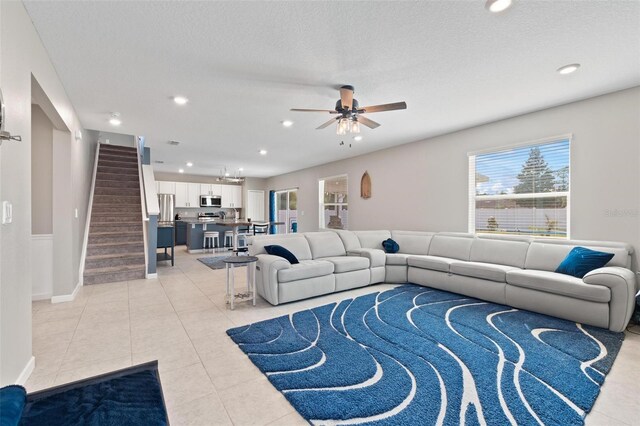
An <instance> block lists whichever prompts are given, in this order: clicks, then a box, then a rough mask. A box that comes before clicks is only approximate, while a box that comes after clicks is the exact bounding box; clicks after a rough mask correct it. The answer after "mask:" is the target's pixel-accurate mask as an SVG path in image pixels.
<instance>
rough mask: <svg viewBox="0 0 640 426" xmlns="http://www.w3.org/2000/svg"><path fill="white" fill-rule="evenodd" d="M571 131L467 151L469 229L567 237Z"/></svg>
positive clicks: (483, 231) (498, 232)
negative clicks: (514, 144)
mask: <svg viewBox="0 0 640 426" xmlns="http://www.w3.org/2000/svg"><path fill="white" fill-rule="evenodd" d="M570 146H571V137H570V136H566V137H560V138H553V139H548V140H546V141H544V142H537V143H531V144H527V145H520V146H517V147H513V148H507V149H501V150H495V151H492V152H483V153H474V154H470V155H469V232H473V233H493V234H513V235H532V236H543V237H555V238H568V237H569V199H570V197H569V193H570V191H569V182H570V179H569V176H570V174H569V172H570V170H569V167H570V166H569V165H570V162H569V151H570Z"/></svg>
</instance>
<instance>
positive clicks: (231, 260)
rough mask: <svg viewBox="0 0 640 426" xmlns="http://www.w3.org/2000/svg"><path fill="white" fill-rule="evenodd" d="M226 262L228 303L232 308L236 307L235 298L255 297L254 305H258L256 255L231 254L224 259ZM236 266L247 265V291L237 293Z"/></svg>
mask: <svg viewBox="0 0 640 426" xmlns="http://www.w3.org/2000/svg"><path fill="white" fill-rule="evenodd" d="M222 261H223V262H224V263H225V269H226V270H227V294H226V299H227V300H226V303H227V304H228V305H229V307H230V308H231V310H233V308H234V304H233V302H234V300H235V299H236V298H238V299H245V298H248V299H253V300H252V301H253V306H256V262H257V261H258V258H257V257H255V256H240V257H238V256H231V257H227V258H225V259H222ZM236 266H246V267H247V292H246V293H237V294H236V289H235V284H236V283H235V277H234V274H233V271H234V269H235V267H236Z"/></svg>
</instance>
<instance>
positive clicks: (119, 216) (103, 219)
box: [91, 212, 142, 225]
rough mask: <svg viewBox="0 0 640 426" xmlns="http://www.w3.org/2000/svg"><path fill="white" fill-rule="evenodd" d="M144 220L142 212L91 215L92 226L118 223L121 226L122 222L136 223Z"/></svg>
mask: <svg viewBox="0 0 640 426" xmlns="http://www.w3.org/2000/svg"><path fill="white" fill-rule="evenodd" d="M141 219H142V215H141V214H140V212H138V213H130V212H126V213H114V212H110V213H106V214H105V213H101V212H100V213H93V212H92V214H91V224H96V225H102V224H112V223H117V224H120V223H122V222H135V221H138V220H141Z"/></svg>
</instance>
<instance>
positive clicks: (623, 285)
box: [582, 266, 636, 331]
mask: <svg viewBox="0 0 640 426" xmlns="http://www.w3.org/2000/svg"><path fill="white" fill-rule="evenodd" d="M582 281H583V282H584V283H586V284H596V285H601V286H605V287H608V288H609V290H610V291H611V301H610V302H609V330H612V331H624V329H625V327H626V326H627V324H628V323H629V319H631V315H632V314H633V309H634V305H635V295H636V277H635V274H634V273H633V271H631V270H629V269H626V268H621V267H618V266H607V267H604V268H598V269H595V270H593V271H591V272H589V273H588V274H587V275H585V276H584V278H583V279H582Z"/></svg>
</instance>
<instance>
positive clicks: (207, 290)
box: [26, 248, 640, 426]
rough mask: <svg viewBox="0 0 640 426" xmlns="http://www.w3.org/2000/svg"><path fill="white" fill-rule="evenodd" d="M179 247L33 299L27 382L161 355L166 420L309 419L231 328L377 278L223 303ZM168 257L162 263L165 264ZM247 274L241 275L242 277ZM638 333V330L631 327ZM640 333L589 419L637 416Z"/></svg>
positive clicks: (220, 281) (215, 286) (218, 281)
mask: <svg viewBox="0 0 640 426" xmlns="http://www.w3.org/2000/svg"><path fill="white" fill-rule="evenodd" d="M203 256H205V255H203V254H188V253H186V251H184V249H183V248H179V249H178V250H177V256H176V266H175V267H170V266H166V265H162V266H159V268H158V276H159V277H158V279H153V280H137V281H129V282H122V283H111V284H100V285H95V286H87V287H83V288H82V289H81V290H80V292H79V294H78V296H77V297H76V299H75V300H74V301H73V302H68V303H59V304H51V303H49V302H48V301H40V302H34V303H33V352H34V355H35V357H36V368H35V370H34V372H33V374H32V375H31V377H30V378H29V380H28V382H27V384H26V387H27V389H28V390H29V391H30V392H32V391H35V390H38V389H42V388H46V387H50V386H54V385H59V384H63V383H67V382H70V381H74V380H78V379H82V378H86V377H90V376H94V375H97V374H101V373H105V372H108V371H112V370H116V369H120V368H124V367H128V366H131V365H134V364H138V363H141V362H145V361H150V360H154V359H157V360H158V361H159V366H160V376H161V381H162V387H163V390H164V393H165V399H166V402H167V408H168V412H169V417H170V420H171V423H172V425H225V424H235V425H294V426H295V425H299V424H300V425H302V424H306V422H305V421H304V420H303V419H302V418H301V417H300V416H299V415H298V414H297V412H296V411H295V410H294V409H293V407H291V405H290V404H289V403H288V402H287V401H286V399H285V398H284V397H283V396H282V395H281V394H280V393H279V392H278V391H276V390H275V388H273V387H272V386H271V384H270V383H269V382H268V381H267V379H266V378H265V377H264V376H263V375H262V373H260V371H259V370H258V369H257V368H256V367H255V366H254V365H253V364H252V363H251V362H250V361H249V359H248V358H247V357H246V356H245V355H244V354H243V353H242V352H241V351H240V349H238V348H237V346H236V345H235V344H233V343H232V341H231V340H230V339H229V338H228V337H227V335H226V333H225V331H226V330H227V329H228V328H231V327H235V326H240V325H245V324H249V323H252V322H255V321H260V320H263V319H268V318H273V317H276V316H279V315H284V314H288V313H291V312H295V311H299V310H301V309H306V308H309V307H313V306H319V305H322V304H326V303H331V302H334V301H337V300H342V299H346V298H350V297H354V296H359V295H362V294H366V293H370V292H373V291H381V290H386V289H388V288H391V287H392V286H391V285H377V286H373V287H367V288H362V289H357V290H352V291H347V292H342V293H338V294H333V295H327V296H323V297H318V298H315V299H311V300H305V301H301V302H296V303H290V304H286V305H282V306H271V305H269V304H268V303H267V302H265V301H264V300H261V299H259V300H258V302H257V305H256V306H255V307H254V306H251V305H250V304H248V303H238V304H237V306H236V309H235V310H234V311H229V310H227V309H226V307H225V303H224V288H225V272H224V270H212V269H210V268H208V267H207V266H205V265H203V264H202V263H200V262H199V261H198V260H197V258H198V257H203ZM163 263H164V262H163ZM244 275H245V274H244V272H242V271H241V270H239V271H238V272H237V279H238V280H239V281H236V282H241V283H244ZM637 331H639V332H640V329H639V330H637ZM638 354H640V336H639V335H633V334H629V333H628V334H627V338H626V340H625V343H624V344H623V346H622V350H621V352H620V355H619V356H618V359H617V360H616V362H615V364H614V367H613V369H612V371H611V373H610V374H609V376H607V379H606V382H605V385H604V387H603V389H602V393H601V395H600V396H599V397H598V400H597V402H596V405H595V407H594V410H593V411H592V413H591V414H589V415H588V416H587V425H591V426H593V425H634V424H640V404H639V403H638V395H640V356H638Z"/></svg>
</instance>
